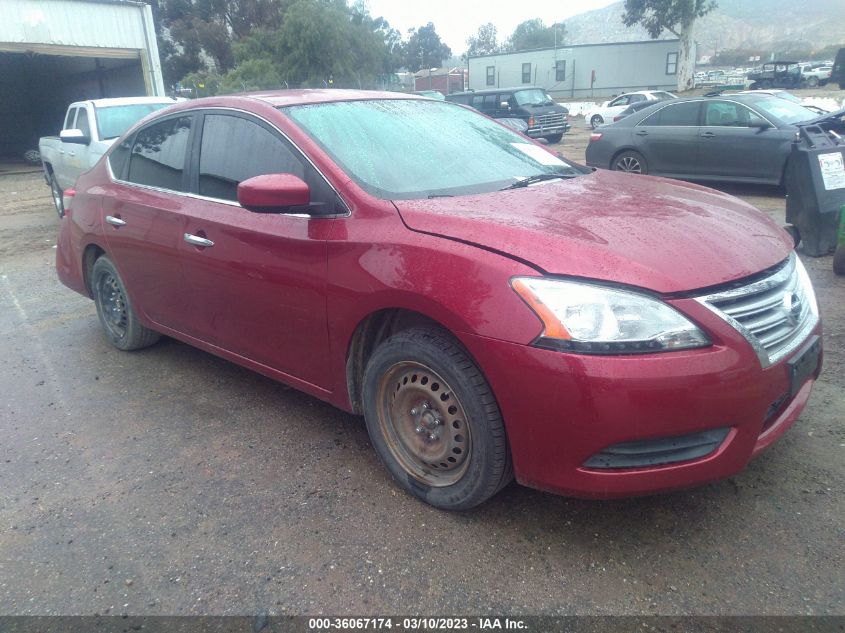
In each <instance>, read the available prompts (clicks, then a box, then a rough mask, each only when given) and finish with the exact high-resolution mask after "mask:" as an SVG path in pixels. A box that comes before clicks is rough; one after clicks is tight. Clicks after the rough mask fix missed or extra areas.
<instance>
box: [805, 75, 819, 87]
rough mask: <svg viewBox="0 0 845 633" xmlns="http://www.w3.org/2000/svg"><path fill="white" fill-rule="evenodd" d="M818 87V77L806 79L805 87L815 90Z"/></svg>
mask: <svg viewBox="0 0 845 633" xmlns="http://www.w3.org/2000/svg"><path fill="white" fill-rule="evenodd" d="M818 85H819V78H818V77H807V87H808V88H816V87H817V86H818Z"/></svg>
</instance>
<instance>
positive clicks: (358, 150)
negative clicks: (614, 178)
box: [281, 99, 583, 200]
mask: <svg viewBox="0 0 845 633" xmlns="http://www.w3.org/2000/svg"><path fill="white" fill-rule="evenodd" d="M281 110H282V111H283V112H284V113H286V114H287V115H288V116H289V117H290V118H291V119H293V120H294V121H295V122H296V123H297V124H298V125H299V126H300V127H301V128H302V129H303V130H304V131H305V132H306V133H307V134H308V135H309V136H310V137H311V138H312V139H314V141H316V142H317V143H318V144H319V145H320V146H321V147H322V148H323V149H324V150H325V151H326V153H328V154H329V156H331V158H332V160H334V161H335V162H336V163H337V164H338V165H339V166H340V167H341V168H343V169H344V171H346V173H347V174H349V176H351V177H352V178H353V179H354V180H355V182H356V183H358V185H360V186H361V188H363V189H364V190H365V191H367V192H368V193H370V194H372V195H374V196H376V197H378V198H383V199H387V200H390V199H414V198H426V197H435V196H453V195H466V194H474V193H486V192H490V191H495V190H497V189H501V188H502V187H503V186H505V185H509V184H512V183H514V182H516V181H518V180H521V179H524V178H527V177H530V176H537V175H541V174H560V175H561V176H564V177H567V176H576V175H579V174H581V173H583V172H582V171H581V170H580V169H578V168H576V167H573V166H571V165H569V164H568V163H566V162H564V161H563V160H561V159H560V158H558V157H557V156H555V155H554V154H551V153H549V152H548V151H546V150H545V149H543V148H542V147H539V146H538V145H535V144H534V143H532V142H530V141H528V140H527V139H526V138H525V137H524V136H521V135H519V134H517V133H515V132H513V131H512V130H510V129H508V128H506V127H504V126H502V125H499V124H498V123H496V122H495V121H492V120H490V119H488V118H487V117H484V116H482V115H481V114H478V113H477V112H475V111H474V110H471V109H469V108H466V107H463V106H459V105H455V104H451V103H447V102H442V101H433V100H422V99H420V100H403V99H390V100H373V101H339V102H333V103H317V104H310V105H298V106H287V107H283V108H281Z"/></svg>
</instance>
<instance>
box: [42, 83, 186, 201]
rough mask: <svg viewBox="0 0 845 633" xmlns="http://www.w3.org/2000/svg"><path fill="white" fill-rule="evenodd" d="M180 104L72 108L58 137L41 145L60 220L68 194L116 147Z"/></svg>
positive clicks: (162, 100)
mask: <svg viewBox="0 0 845 633" xmlns="http://www.w3.org/2000/svg"><path fill="white" fill-rule="evenodd" d="M174 103H176V100H175V99H171V98H168V97H130V98H122V99H94V100H91V101H77V102H75V103H71V104H70V105H69V106H68V109H67V113H66V114H65V119H64V125H63V126H62V130H61V132H59V135H58V136H45V137H43V138H42V139H41V140H40V141H39V143H38V149H39V151H40V153H41V165H42V167H43V169H44V179H45V180H46V181H47V184H48V185H49V186H50V189H51V191H52V196H53V204H54V205H55V207H56V212H57V213H58V214H59V217H62V215H63V214H64V193H63V192H64V190H65V189H69V188H70V187H72V186H73V183H74V182H76V179H77V177H78V176H79V174H81V173H82V172H84V171H87V170H88V169H90V168H91V167H92V166H93V165H94V164H95V163H96V162H97V161H98V160H99V159H100V156H102V155H103V154H104V153H105V151H106V150H107V149H108V148H109V147H110V146H111V144H112V143H114V141H115V140H116V139H117V138H118V137H119V136H120V135H122V134H123V133H124V132H125V131H126V130H128V129H129V128H130V127H131V126H132V125H134V124H135V123H137V122H138V121H139V120H140V119H142V118H143V117H145V116H147V115H148V114H150V113H152V112H155V111H156V110H160V109H162V108H166V107H167V106H170V105H173V104H174Z"/></svg>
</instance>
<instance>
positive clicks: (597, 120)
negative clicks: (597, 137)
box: [590, 114, 604, 130]
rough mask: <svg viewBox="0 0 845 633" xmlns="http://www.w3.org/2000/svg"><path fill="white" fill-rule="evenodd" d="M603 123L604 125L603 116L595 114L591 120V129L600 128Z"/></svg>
mask: <svg viewBox="0 0 845 633" xmlns="http://www.w3.org/2000/svg"><path fill="white" fill-rule="evenodd" d="M602 123H604V119H603V118H601V116H599V115H598V114H594V115H593V118H592V119H590V127H591V128H593V129H594V130H595V129H596V128H597V127H598V126H600V125H601V124H602Z"/></svg>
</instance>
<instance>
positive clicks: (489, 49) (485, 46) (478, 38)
mask: <svg viewBox="0 0 845 633" xmlns="http://www.w3.org/2000/svg"><path fill="white" fill-rule="evenodd" d="M496 35H497V34H496V27H495V26H493V23H492V22H488V23H487V24H482V25H481V26H479V27H478V33H476V34H475V35H472V36H470V38H469V39H467V52H466V55H464V58H467V57H476V56H478V55H490V54H491V53H498V52H499V43H498V41H497V40H496Z"/></svg>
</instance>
